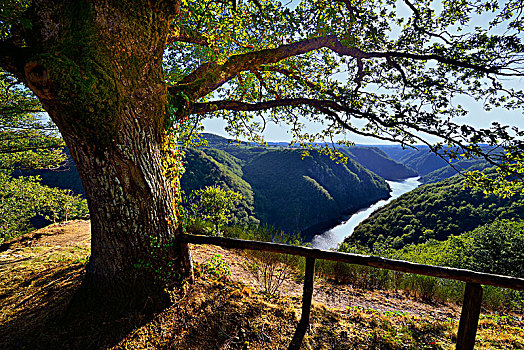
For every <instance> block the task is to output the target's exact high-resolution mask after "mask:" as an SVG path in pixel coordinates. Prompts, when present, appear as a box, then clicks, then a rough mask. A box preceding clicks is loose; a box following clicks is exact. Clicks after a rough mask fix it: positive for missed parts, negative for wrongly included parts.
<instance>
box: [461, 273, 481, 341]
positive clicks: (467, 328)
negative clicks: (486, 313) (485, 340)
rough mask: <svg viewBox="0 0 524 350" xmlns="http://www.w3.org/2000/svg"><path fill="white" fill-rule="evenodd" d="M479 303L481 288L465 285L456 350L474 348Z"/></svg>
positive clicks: (475, 285)
mask: <svg viewBox="0 0 524 350" xmlns="http://www.w3.org/2000/svg"><path fill="white" fill-rule="evenodd" d="M481 303H482V286H481V285H480V284H478V283H470V282H468V283H466V289H465V291H464V301H463V303H462V313H461V314H460V323H459V329H458V333H457V347H456V349H457V350H473V348H474V347H475V336H476V335H477V327H478V323H479V315H480V305H481Z"/></svg>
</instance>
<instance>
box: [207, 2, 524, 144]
mask: <svg viewBox="0 0 524 350" xmlns="http://www.w3.org/2000/svg"><path fill="white" fill-rule="evenodd" d="M297 4H298V1H297V0H294V1H292V2H290V3H289V5H288V6H289V7H291V8H294V7H295V6H296V5H297ZM397 4H398V5H397V6H398V8H399V11H400V13H402V12H405V13H406V15H409V13H410V10H409V9H408V8H407V7H406V6H405V5H404V4H403V2H402V1H398V2H397ZM487 22H488V20H486V21H485V23H487ZM475 25H478V23H473V24H472V26H475ZM512 86H513V87H515V88H519V87H520V88H521V87H522V86H524V78H520V79H514V81H513V82H512ZM453 103H455V104H461V105H462V106H464V107H466V109H467V110H468V111H469V113H468V115H467V116H466V117H464V118H461V119H456V120H455V122H457V123H459V124H461V123H465V124H469V125H472V126H474V127H478V128H488V127H489V126H490V125H491V123H492V122H494V121H497V122H500V123H501V124H508V125H515V126H517V127H519V128H520V129H524V114H523V111H522V110H512V111H508V110H505V109H502V108H499V109H493V110H491V111H486V110H484V108H483V106H482V104H481V103H479V102H476V101H474V100H472V99H467V98H464V97H457V98H455V100H454V101H453ZM203 124H204V128H205V132H210V133H214V134H218V135H220V136H224V137H229V135H228V134H227V133H226V132H225V130H224V127H225V125H226V123H225V122H224V121H223V120H220V119H208V120H205V121H204V122H203ZM307 127H308V129H309V130H311V131H315V130H316V129H318V127H316V126H315V125H313V124H307ZM288 130H289V127H288V126H286V125H276V124H274V123H268V125H267V127H266V130H265V132H264V133H263V136H264V139H265V141H267V142H289V141H290V140H291V135H290V134H289V133H288V132H287V131H288ZM425 138H426V139H428V140H429V141H430V142H436V141H438V140H437V139H436V138H434V137H430V138H428V137H425ZM346 139H347V140H350V141H353V142H355V143H357V144H370V145H378V144H390V142H387V141H382V140H379V139H375V138H369V137H363V136H360V135H356V134H349V133H348V134H347V136H346Z"/></svg>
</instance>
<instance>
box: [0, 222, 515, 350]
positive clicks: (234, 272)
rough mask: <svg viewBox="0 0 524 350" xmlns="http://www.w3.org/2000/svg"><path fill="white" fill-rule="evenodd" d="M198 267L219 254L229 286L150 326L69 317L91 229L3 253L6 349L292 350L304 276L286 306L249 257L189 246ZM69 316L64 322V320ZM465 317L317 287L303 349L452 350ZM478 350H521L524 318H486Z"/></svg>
mask: <svg viewBox="0 0 524 350" xmlns="http://www.w3.org/2000/svg"><path fill="white" fill-rule="evenodd" d="M191 252H192V256H193V259H194V261H195V262H198V263H202V262H205V261H206V260H208V259H210V258H211V257H213V256H216V255H217V254H220V256H221V259H222V260H223V261H225V263H226V265H227V266H228V267H229V269H230V271H231V277H230V278H229V279H227V280H224V279H223V278H218V279H217V278H215V277H213V276H210V275H209V274H208V272H206V271H205V269H202V268H199V269H196V270H195V271H196V274H197V276H198V278H197V279H196V281H195V283H194V284H192V285H187V286H186V287H187V288H183V289H182V291H178V292H177V293H181V295H175V296H174V299H173V300H174V302H173V305H171V306H170V307H168V308H167V309H166V310H164V311H163V312H161V313H159V314H157V315H154V317H153V318H144V316H143V315H140V314H136V315H126V316H125V317H120V318H117V319H108V315H105V314H91V313H87V314H77V315H72V316H71V315H69V319H68V320H67V321H64V318H63V315H64V312H65V311H66V310H67V307H68V304H69V300H71V297H72V296H73V295H74V293H75V291H76V290H77V288H78V286H79V285H80V283H81V279H82V276H83V273H84V270H85V264H86V261H87V259H88V256H89V253H90V226H89V222H88V221H73V222H69V223H66V224H57V225H53V226H50V227H47V228H44V229H42V230H38V231H35V232H32V233H30V234H27V235H24V236H22V237H19V238H17V239H14V240H12V241H10V242H6V243H4V244H2V245H1V246H0V348H1V349H31V350H34V349H57V348H60V349H80V348H82V349H84V348H85V349H102V348H103V349H106V348H114V349H143V348H150V349H197V350H198V349H206V350H207V349H286V348H287V344H288V342H289V339H290V338H291V337H292V335H293V332H294V329H295V327H296V322H297V321H298V319H299V316H300V305H301V294H302V284H301V282H300V273H292V274H289V275H288V278H287V279H286V280H285V282H284V283H283V285H282V287H281V288H280V297H276V298H267V297H266V296H265V295H262V294H259V293H257V291H258V290H260V288H261V286H260V284H259V282H258V281H257V280H256V279H255V278H253V275H252V274H251V273H249V272H248V271H247V270H246V269H245V266H246V264H247V263H249V261H248V260H246V259H248V258H246V256H245V253H244V255H241V254H240V253H239V252H236V251H233V250H226V249H222V248H219V247H215V246H197V245H193V246H191ZM66 313H67V312H66ZM459 315H460V307H459V306H457V305H454V304H442V303H428V302H422V301H421V300H417V299H415V298H414V297H412V296H409V295H407V294H406V293H404V292H402V291H389V290H373V291H370V290H364V289H359V288H354V287H352V286H351V285H344V284H337V283H334V282H332V281H329V280H326V279H323V278H322V277H321V276H317V277H316V278H315V293H314V303H313V308H312V316H311V325H310V328H309V330H308V333H307V336H306V339H305V343H304V346H303V349H426V350H428V349H432V350H433V349H452V348H454V345H453V343H454V341H455V340H454V339H455V337H456V331H457V324H458V322H457V320H458V318H459ZM477 339H478V341H477V343H476V349H477V348H478V349H523V348H524V321H523V319H522V315H520V316H519V315H517V317H515V316H511V315H510V316H505V315H502V316H501V315H497V314H492V313H484V314H483V315H482V316H481V320H480V322H479V328H478V333H477Z"/></svg>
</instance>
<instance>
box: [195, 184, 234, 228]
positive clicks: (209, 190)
mask: <svg viewBox="0 0 524 350" xmlns="http://www.w3.org/2000/svg"><path fill="white" fill-rule="evenodd" d="M195 196H196V207H197V208H196V212H197V215H198V216H199V217H200V218H202V219H203V220H207V221H210V222H212V223H213V225H214V230H213V234H214V235H216V236H221V235H222V233H221V231H220V229H221V227H222V226H224V225H227V223H228V222H229V220H230V218H231V211H232V209H233V208H234V206H235V205H236V204H238V202H239V201H240V200H241V199H242V195H241V194H240V193H238V192H234V191H225V190H223V189H222V188H220V186H218V185H213V186H206V187H204V188H203V189H200V190H197V191H195Z"/></svg>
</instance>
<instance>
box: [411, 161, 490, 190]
mask: <svg viewBox="0 0 524 350" xmlns="http://www.w3.org/2000/svg"><path fill="white" fill-rule="evenodd" d="M453 166H454V167H455V169H456V170H455V169H454V168H452V167H450V166H447V165H446V166H444V167H442V168H439V169H437V170H434V171H432V172H430V173H429V174H426V175H424V176H422V177H421V178H420V181H421V182H422V183H424V184H429V183H434V182H438V181H442V180H444V179H447V178H448V177H451V176H455V175H457V170H458V171H461V172H462V171H474V170H480V171H482V170H484V169H486V168H488V167H490V166H491V165H490V164H489V163H488V162H486V161H485V160H483V159H461V160H459V161H456V162H454V163H453Z"/></svg>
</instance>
